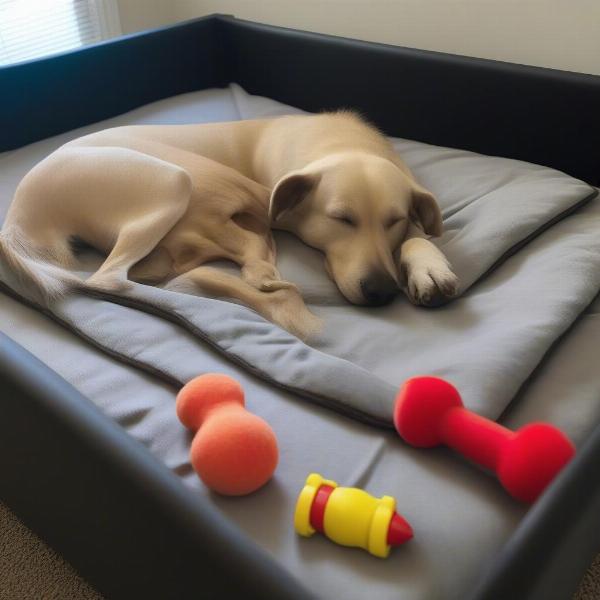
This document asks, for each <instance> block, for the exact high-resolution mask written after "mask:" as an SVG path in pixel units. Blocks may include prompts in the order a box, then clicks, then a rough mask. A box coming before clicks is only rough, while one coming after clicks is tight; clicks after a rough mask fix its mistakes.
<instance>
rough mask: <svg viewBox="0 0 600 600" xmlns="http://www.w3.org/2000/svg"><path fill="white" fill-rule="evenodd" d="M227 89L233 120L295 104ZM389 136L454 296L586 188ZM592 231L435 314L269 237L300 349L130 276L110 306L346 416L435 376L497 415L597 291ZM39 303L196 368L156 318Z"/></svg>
mask: <svg viewBox="0 0 600 600" xmlns="http://www.w3.org/2000/svg"><path fill="white" fill-rule="evenodd" d="M229 94H230V96H231V99H232V102H231V104H232V105H233V107H234V108H235V109H236V110H237V111H238V114H239V116H240V117H243V118H250V117H258V116H264V115H266V114H281V113H283V112H298V111H295V110H294V109H292V108H290V107H285V106H283V105H281V104H279V103H275V102H273V101H271V100H268V99H265V98H258V97H252V96H249V95H248V94H246V93H245V92H244V91H243V90H241V88H239V87H237V86H232V87H231V89H230V90H229ZM165 120H168V119H165ZM112 124H113V123H112V122H110V123H108V122H107V123H104V124H102V126H109V125H112ZM97 127H100V125H98V126H97ZM394 143H395V144H396V146H397V147H398V149H399V151H400V152H401V153H402V156H403V157H404V158H405V160H406V162H407V163H408V164H409V166H410V167H411V168H412V169H413V171H414V172H415V174H416V175H417V177H418V178H419V179H420V180H421V181H422V182H423V183H424V184H425V185H427V186H428V187H429V188H430V189H431V190H432V191H433V192H434V193H435V194H436V195H437V197H438V199H439V202H440V205H441V207H442V210H443V213H444V219H445V226H446V232H445V234H444V236H443V237H442V238H441V239H440V240H439V244H440V246H441V247H442V248H443V249H444V251H445V252H446V254H447V255H448V257H449V258H450V260H451V261H452V262H453V264H454V265H455V268H456V270H457V273H458V275H459V277H460V279H461V282H462V291H463V293H464V292H465V290H468V289H469V288H470V286H471V285H472V284H473V283H474V282H476V281H477V280H478V279H479V278H480V277H481V276H482V275H483V274H485V273H486V272H488V271H489V270H490V268H491V267H492V266H493V265H494V264H498V262H499V261H500V260H501V259H503V258H505V257H506V256H507V254H510V253H511V252H514V251H515V249H517V248H519V247H521V246H523V245H524V243H525V242H527V241H528V240H529V239H530V238H531V237H533V236H535V235H536V234H537V233H539V232H540V231H541V230H543V229H544V228H546V227H548V226H549V225H550V224H552V223H553V222H555V221H557V220H559V219H560V217H562V216H564V215H565V214H566V213H568V212H570V211H572V210H574V209H576V208H577V207H579V206H580V205H581V204H582V203H584V202H585V201H586V200H589V199H590V197H591V196H592V195H594V194H595V191H594V190H592V189H591V188H590V187H589V186H588V185H586V184H585V183H583V182H581V181H578V180H575V179H573V178H571V177H568V176H566V175H564V174H561V173H558V172H556V171H554V170H552V169H548V168H545V167H540V166H536V165H529V164H526V163H522V162H518V161H513V160H507V159H501V158H491V157H484V156H480V155H476V154H473V153H468V152H464V151H458V150H450V149H445V148H436V147H433V146H428V145H426V144H420V143H417V142H408V141H405V140H395V142H394ZM595 230H596V224H595V223H593V222H590V223H588V224H587V225H586V226H585V227H584V228H583V231H581V233H580V234H579V235H577V236H560V237H559V239H557V240H556V241H555V242H554V243H553V244H552V245H551V246H550V247H548V248H543V249H540V250H538V251H537V252H534V253H532V254H531V258H530V260H529V261H528V262H527V268H526V269H525V270H522V271H521V272H520V273H517V274H515V276H514V277H511V278H510V279H509V280H507V281H506V282H504V283H503V285H501V286H496V287H495V288H494V289H495V293H494V295H493V296H492V297H491V298H490V297H489V295H485V294H484V297H483V302H482V299H481V298H480V293H479V294H478V293H474V294H468V295H466V296H463V298H461V299H459V300H456V301H455V302H453V303H452V304H450V305H449V306H447V307H445V308H444V309H440V310H437V311H428V310H425V309H421V308H415V307H413V306H412V305H410V304H409V303H408V302H407V301H406V300H405V299H403V298H400V299H399V300H398V301H396V302H395V303H394V304H393V305H392V306H390V307H387V308H383V309H379V310H373V309H371V310H365V309H361V308H358V307H354V306H349V305H348V304H347V303H346V302H345V301H343V300H341V298H340V295H339V293H338V292H337V290H336V288H335V286H334V285H333V284H332V283H331V281H329V280H328V279H327V277H326V276H325V273H324V270H323V268H322V265H321V259H320V257H319V255H318V253H316V252H314V251H313V250H311V249H309V248H307V247H305V246H304V245H302V244H301V243H300V242H298V241H297V240H295V239H293V238H291V237H290V236H279V239H278V242H279V244H278V253H279V256H280V260H279V264H280V268H281V270H282V272H283V274H284V276H285V277H287V278H289V279H291V280H292V281H296V282H298V283H299V284H300V286H301V288H303V289H304V290H306V296H307V299H308V300H309V301H310V302H311V303H312V304H313V307H314V309H315V311H316V312H317V314H319V315H320V316H322V317H323V319H324V322H325V329H324V331H323V332H322V334H321V335H320V336H319V337H317V338H316V339H314V340H312V342H311V343H312V346H313V347H312V348H311V347H308V346H306V345H305V344H303V343H302V342H300V341H299V340H297V339H295V338H294V337H293V336H291V335H290V334H288V333H287V332H284V331H282V330H281V329H279V328H278V327H276V326H274V325H272V324H270V323H268V322H266V321H265V320H263V319H262V318H261V317H259V316H257V315H256V314H255V313H253V312H252V311H251V310H249V309H246V308H244V307H239V306H236V305H233V304H231V303H228V302H221V301H218V300H213V299H200V298H196V297H193V296H188V295H184V294H176V293H173V292H167V291H163V290H159V289H155V288H149V287H147V286H142V285H136V286H135V288H134V290H133V291H132V292H130V293H128V294H127V295H126V296H125V297H123V298H121V299H120V301H121V302H125V303H127V304H131V305H134V306H136V307H138V308H140V307H143V308H144V310H146V311H148V312H150V313H159V314H160V315H161V316H163V317H166V318H170V319H173V320H175V321H176V322H177V323H178V324H180V325H181V326H182V327H185V328H186V329H188V330H189V331H191V332H192V333H193V334H194V335H195V337H196V338H197V339H199V340H200V341H208V342H210V343H211V344H213V345H215V347H217V348H219V349H220V350H221V351H223V352H226V353H227V354H228V355H229V356H230V357H231V358H232V359H233V360H235V361H236V362H238V363H239V364H242V365H244V366H245V367H246V368H248V369H249V370H251V371H252V372H254V373H257V374H259V375H261V376H262V377H265V378H268V379H270V380H272V381H274V382H276V383H277V384H278V385H283V386H285V387H287V388H288V389H291V390H294V391H297V392H299V393H301V394H303V395H305V396H307V397H309V398H311V399H313V400H316V401H318V402H320V403H323V404H327V405H329V406H331V407H333V408H336V409H338V410H342V411H345V412H346V413H347V414H349V415H351V416H355V417H358V418H362V419H365V420H368V421H375V422H379V423H380V424H388V425H389V423H390V415H391V410H392V404H393V398H394V393H395V390H396V388H397V387H398V385H399V384H400V383H401V382H402V381H403V380H404V379H406V378H407V377H409V376H412V375H416V374H422V373H433V374H439V375H442V376H445V377H448V378H449V379H451V380H452V381H454V382H455V383H457V384H458V385H459V387H460V388H461V390H462V391H463V393H464V397H465V401H466V403H467V405H469V406H470V407H472V408H474V409H476V410H479V411H480V412H482V413H484V414H487V415H488V416H491V417H497V416H498V415H499V414H501V412H502V411H503V410H504V409H505V408H506V406H507V405H508V403H509V402H510V399H511V398H512V396H513V395H514V393H515V392H516V390H517V389H518V387H519V386H520V385H521V384H522V382H523V381H524V380H525V379H526V377H527V375H528V374H529V373H530V372H531V370H532V369H533V368H534V367H535V365H536V364H537V363H538V362H539V361H540V359H541V357H542V356H543V354H544V353H545V352H546V351H547V349H548V347H549V345H550V344H551V343H552V342H553V341H554V340H555V339H556V338H557V337H558V336H559V335H560V334H561V333H562V332H563V331H564V329H565V328H566V327H568V325H569V324H570V323H572V322H573V320H574V319H575V318H576V316H577V315H578V314H579V313H580V312H581V311H582V310H583V308H585V306H587V304H589V302H590V301H591V299H592V298H593V296H594V295H595V293H596V291H597V287H598V279H599V269H600V260H598V259H597V258H596V256H595V255H592V254H591V253H590V252H589V249H590V248H594V247H595V245H596V246H597V245H598V241H597V236H596V235H595ZM581 236H584V243H582V240H581ZM588 238H589V239H588ZM523 251H524V252H529V250H528V247H526V248H525V249H524V250H523ZM575 267H577V268H575ZM561 284H562V287H561ZM485 285H486V283H485V282H483V283H482V286H484V287H483V289H485ZM540 286H542V287H544V286H549V287H552V288H553V290H554V293H553V294H552V295H543V296H541V297H538V298H537V300H536V304H535V306H533V305H532V304H531V303H529V304H527V303H523V301H522V299H523V297H524V296H529V297H531V298H533V297H535V296H536V295H537V293H538V290H539V288H540ZM479 292H481V289H480V290H479ZM517 297H518V300H517V303H518V306H517V305H516V304H515V298H517ZM51 310H52V312H53V313H54V315H55V316H56V317H57V318H59V319H61V320H62V321H63V322H65V323H67V324H69V326H70V327H72V328H73V329H74V330H77V331H79V332H80V333H81V335H83V336H84V337H86V338H88V339H90V340H93V341H94V343H96V344H98V345H101V346H102V347H104V348H106V349H107V350H108V351H110V352H113V353H118V354H119V355H121V356H122V357H123V358H124V360H127V361H134V362H136V364H139V365H141V366H144V367H145V368H147V369H150V370H152V371H154V372H156V373H160V374H161V375H162V376H164V377H165V378H166V379H168V380H171V381H179V382H182V381H185V380H187V379H189V378H190V377H191V376H193V374H194V373H195V371H194V365H195V364H196V361H195V358H194V352H193V351H192V350H191V349H189V348H184V347H183V346H182V344H181V343H180V341H179V340H178V339H177V338H176V337H175V338H172V339H170V338H169V337H168V336H166V335H164V334H163V332H162V328H163V327H164V324H163V323H161V322H160V321H159V320H157V319H155V318H153V317H148V316H147V315H145V314H143V312H141V311H136V310H132V309H130V308H123V307H118V306H116V305H115V304H113V303H111V302H106V301H99V300H96V299H90V298H88V297H85V296H72V297H69V298H67V299H65V300H61V301H59V302H57V303H55V304H54V305H53V306H52V307H51ZM507 322H510V323H511V329H510V331H508V329H507V327H506V323H507ZM348 323H351V324H352V326H350V327H349V326H348ZM498 324H499V325H498ZM449 349H451V351H449Z"/></svg>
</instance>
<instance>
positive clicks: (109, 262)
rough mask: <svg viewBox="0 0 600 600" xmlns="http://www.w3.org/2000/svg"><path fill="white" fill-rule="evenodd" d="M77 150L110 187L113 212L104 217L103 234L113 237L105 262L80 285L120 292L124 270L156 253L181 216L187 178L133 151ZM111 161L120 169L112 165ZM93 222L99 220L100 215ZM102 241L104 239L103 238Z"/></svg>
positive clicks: (186, 199) (188, 184) (174, 168)
mask: <svg viewBox="0 0 600 600" xmlns="http://www.w3.org/2000/svg"><path fill="white" fill-rule="evenodd" d="M82 150H94V151H95V165H96V166H95V168H96V169H98V170H100V169H102V170H104V173H105V174H106V175H105V176H106V179H107V181H108V182H109V183H110V188H111V189H110V190H105V193H110V192H111V191H112V193H113V194H114V197H113V198H112V200H111V202H112V204H114V205H115V209H114V213H113V214H108V215H107V216H106V220H107V222H108V223H109V224H108V225H103V228H104V229H105V230H106V229H109V228H110V227H112V233H113V235H115V234H116V240H115V242H114V245H113V246H112V248H111V249H110V252H109V254H108V257H107V258H106V260H105V261H104V263H103V264H102V266H101V267H100V268H99V269H98V271H96V273H94V274H93V275H92V276H91V277H90V278H89V279H87V281H86V285H88V286H89V287H92V288H96V289H101V290H104V291H122V290H123V289H126V288H127V287H128V286H129V285H130V282H129V281H128V279H127V274H128V271H129V269H130V268H131V267H132V266H133V265H135V264H136V263H137V262H138V261H140V260H141V259H142V258H144V257H145V256H147V255H148V254H149V253H150V252H151V251H152V250H153V249H154V248H155V247H156V245H157V244H158V243H159V242H160V240H161V239H162V238H163V237H164V236H165V235H166V234H167V233H168V232H169V230H170V229H171V228H172V227H173V226H174V225H175V224H176V223H177V222H178V221H179V219H181V217H182V216H183V214H184V213H185V211H186V210H187V207H188V204H189V200H190V196H191V193H192V183H191V180H190V177H189V176H188V174H187V173H186V172H185V171H184V170H183V169H181V168H179V167H177V166H176V165H172V164H170V163H167V162H165V161H162V160H159V159H157V158H154V157H151V156H148V155H145V154H142V153H139V152H136V151H133V150H128V149H121V148H89V149H88V148H78V151H79V152H81V151H82ZM102 159H105V161H104V163H105V164H102ZM116 161H120V162H121V165H116V164H115V162H116ZM98 162H100V163H101V164H98ZM123 164H125V165H126V167H127V168H125V169H124V168H123V166H122V165H123ZM111 167H113V168H112V170H111ZM132 173H135V177H132ZM119 200H120V201H121V202H120V203H119ZM107 212H108V211H107ZM115 213H116V216H115ZM98 220H99V221H102V220H103V215H102V214H100V215H98ZM102 237H106V232H105V233H104V234H103V235H102Z"/></svg>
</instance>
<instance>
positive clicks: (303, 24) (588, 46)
mask: <svg viewBox="0 0 600 600" xmlns="http://www.w3.org/2000/svg"><path fill="white" fill-rule="evenodd" d="M120 4H121V5H122V6H123V5H138V6H139V8H140V10H141V12H140V15H139V17H140V20H139V23H136V22H135V19H128V22H127V23H124V24H123V25H124V30H126V31H127V30H134V29H126V26H127V27H129V28H131V27H133V28H142V27H138V25H139V24H140V23H143V22H145V21H147V20H149V19H150V20H153V19H156V18H159V17H162V18H164V21H163V22H164V23H168V22H173V21H179V20H185V19H190V18H193V17H197V16H200V15H205V14H210V13H213V12H220V13H227V14H233V15H235V16H237V17H240V18H245V19H250V20H255V21H259V22H263V23H270V24H273V25H284V26H287V27H295V28H298V29H307V30H310V31H318V32H323V33H331V34H334V35H343V36H348V37H353V38H357V39H363V40H371V41H378V42H385V43H388V44H396V45H400V46H409V47H413V48H423V49H428V50H439V51H442V52H452V53H455V54H464V55H467V56H478V57H482V58H492V59H497V60H506V61H509V62H516V63H522V64H530V65H538V66H544V67H553V68H556V69H565V70H570V71H580V72H583V73H593V74H597V75H600V0H173V1H172V2H169V1H168V0H163V2H160V1H159V0H149V1H148V2H143V1H142V0H120ZM142 5H143V8H142ZM129 9H131V6H130V7H129ZM130 13H131V10H130ZM122 22H123V18H122Z"/></svg>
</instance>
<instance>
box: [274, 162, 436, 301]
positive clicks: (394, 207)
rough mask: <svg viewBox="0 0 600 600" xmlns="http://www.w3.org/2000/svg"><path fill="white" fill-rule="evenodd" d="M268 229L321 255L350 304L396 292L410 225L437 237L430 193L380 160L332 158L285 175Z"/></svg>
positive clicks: (386, 298)
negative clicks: (295, 239) (286, 234)
mask: <svg viewBox="0 0 600 600" xmlns="http://www.w3.org/2000/svg"><path fill="white" fill-rule="evenodd" d="M269 213H270V217H271V222H272V224H273V226H274V227H275V228H277V229H283V230H286V231H290V232H292V233H294V234H296V235H297V236H298V237H299V238H300V239H301V240H302V241H304V242H305V243H306V244H308V245H309V246H312V247H313V248H317V249H318V250H321V251H322V252H323V253H324V254H325V266H326V269H327V272H328V273H329V275H330V276H331V277H332V279H333V280H334V281H335V283H336V284H337V286H338V288H339V289H340V291H341V292H342V294H343V295H344V296H345V297H346V298H347V299H348V300H349V301H350V302H352V303H354V304H368V305H373V306H375V305H381V304H385V303H387V302H389V301H390V300H391V299H392V298H393V297H394V296H395V295H396V294H397V292H398V290H399V285H400V282H399V273H398V270H397V265H396V262H395V260H394V253H395V252H396V251H397V250H398V249H399V247H400V245H401V244H402V241H403V240H404V238H405V236H406V233H407V230H408V228H409V225H410V223H412V224H413V225H414V226H417V227H420V228H421V229H422V230H423V231H424V232H425V233H426V234H429V235H434V236H435V235H440V234H441V231H442V218H441V214H440V210H439V207H438V205H437V202H436V201H435V198H434V197H433V195H432V194H431V193H430V192H428V191H427V190H425V189H424V188H422V187H421V186H419V185H418V184H417V183H415V181H414V180H413V179H412V178H410V177H409V176H408V175H406V174H405V173H404V172H403V171H401V170H400V169H399V168H398V167H397V166H396V165H394V164H393V163H392V162H390V161H389V160H387V159H385V158H381V157H378V156H374V155H371V154H365V153H358V152H344V153H340V154H333V155H329V156H327V157H326V158H323V159H320V160H318V161H315V162H312V163H310V164H309V165H307V166H306V167H305V168H303V169H301V170H299V171H294V172H291V173H288V174H287V175H285V176H284V177H282V178H281V179H280V180H279V181H278V182H277V185H276V186H275V188H274V189H273V192H272V194H271V200H270V208H269Z"/></svg>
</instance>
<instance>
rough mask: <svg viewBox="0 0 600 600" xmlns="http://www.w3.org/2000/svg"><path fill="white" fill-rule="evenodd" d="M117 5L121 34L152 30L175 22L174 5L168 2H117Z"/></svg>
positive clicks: (161, 0)
mask: <svg viewBox="0 0 600 600" xmlns="http://www.w3.org/2000/svg"><path fill="white" fill-rule="evenodd" d="M117 4H118V6H119V16H120V19H121V30H122V31H123V33H133V32H134V31H142V30H143V29H154V28H155V27H162V26H163V25H166V24H167V23H172V22H174V21H176V20H177V17H176V15H175V10H174V9H175V3H173V2H169V1H168V0H117Z"/></svg>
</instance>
